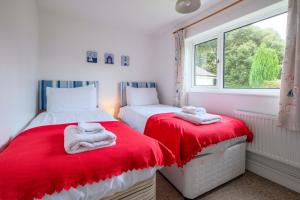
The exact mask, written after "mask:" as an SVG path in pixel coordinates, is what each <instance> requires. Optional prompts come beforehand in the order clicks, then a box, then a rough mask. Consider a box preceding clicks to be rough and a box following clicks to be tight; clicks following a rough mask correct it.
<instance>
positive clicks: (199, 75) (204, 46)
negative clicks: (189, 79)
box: [194, 39, 217, 86]
mask: <svg viewBox="0 0 300 200" xmlns="http://www.w3.org/2000/svg"><path fill="white" fill-rule="evenodd" d="M194 56H195V57H194V59H195V62H194V63H195V66H194V74H195V77H194V85H195V86H215V85H216V84H217V39H213V40H210V41H207V42H203V43H200V44H197V45H195V55H194Z"/></svg>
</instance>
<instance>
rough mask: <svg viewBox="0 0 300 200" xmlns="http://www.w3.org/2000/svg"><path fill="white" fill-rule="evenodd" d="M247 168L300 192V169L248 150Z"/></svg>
mask: <svg viewBox="0 0 300 200" xmlns="http://www.w3.org/2000/svg"><path fill="white" fill-rule="evenodd" d="M246 160H247V161H246V169H247V170H249V171H251V172H253V173H255V174H257V175H259V176H262V177H264V178H266V179H269V180H271V181H273V182H275V183H277V184H280V185H282V186H284V187H287V188H289V189H291V190H294V191H296V192H298V193H300V169H298V168H295V167H292V166H289V165H287V164H285V163H281V162H278V161H275V160H273V159H270V158H267V157H265V156H261V155H258V154H255V153H251V152H247V159H246Z"/></svg>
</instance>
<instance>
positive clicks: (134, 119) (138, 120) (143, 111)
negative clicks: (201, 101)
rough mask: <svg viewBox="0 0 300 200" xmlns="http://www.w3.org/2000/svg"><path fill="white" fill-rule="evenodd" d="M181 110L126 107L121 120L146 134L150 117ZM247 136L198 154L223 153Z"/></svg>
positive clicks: (160, 107) (219, 144)
mask: <svg viewBox="0 0 300 200" xmlns="http://www.w3.org/2000/svg"><path fill="white" fill-rule="evenodd" d="M179 111H181V108H178V107H174V106H168V105H162V104H158V105H147V106H125V107H122V108H120V112H119V118H120V119H121V120H122V121H124V122H125V123H127V124H128V125H129V126H130V127H132V128H134V129H136V130H138V131H139V132H141V133H144V129H145V125H146V123H147V120H148V118H149V117H151V116H152V115H155V114H159V113H168V112H179ZM246 139H247V136H241V137H237V138H232V139H230V140H226V141H223V142H220V143H218V144H216V145H210V146H208V147H206V148H205V149H203V150H202V151H201V152H199V153H198V156H200V155H205V154H211V153H215V152H221V151H224V150H225V149H227V148H229V147H231V146H233V145H235V144H239V143H242V142H245V141H246Z"/></svg>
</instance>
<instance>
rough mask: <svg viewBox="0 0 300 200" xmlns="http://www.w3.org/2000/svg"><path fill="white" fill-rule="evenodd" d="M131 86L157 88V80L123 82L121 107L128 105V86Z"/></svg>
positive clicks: (121, 84) (121, 85)
mask: <svg viewBox="0 0 300 200" xmlns="http://www.w3.org/2000/svg"><path fill="white" fill-rule="evenodd" d="M127 86H131V87H135V88H156V87H157V86H156V83H155V82H137V81H134V82H121V83H120V107H123V106H127V100H126V87H127Z"/></svg>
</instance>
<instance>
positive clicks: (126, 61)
mask: <svg viewBox="0 0 300 200" xmlns="http://www.w3.org/2000/svg"><path fill="white" fill-rule="evenodd" d="M121 66H123V67H128V66H129V56H121Z"/></svg>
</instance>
